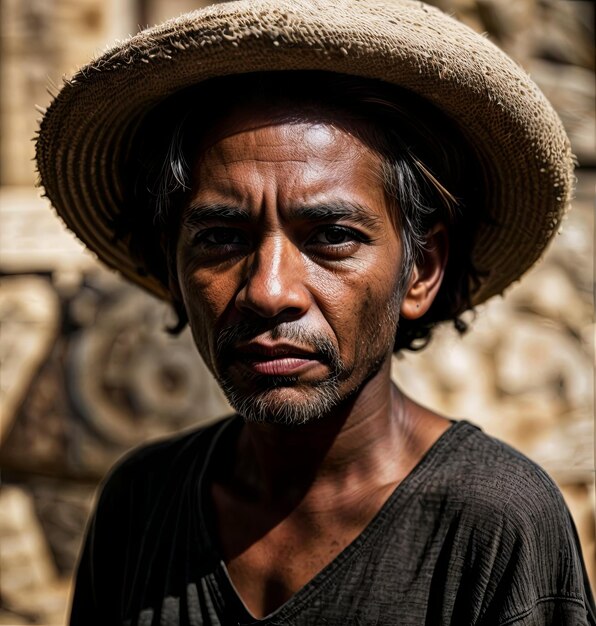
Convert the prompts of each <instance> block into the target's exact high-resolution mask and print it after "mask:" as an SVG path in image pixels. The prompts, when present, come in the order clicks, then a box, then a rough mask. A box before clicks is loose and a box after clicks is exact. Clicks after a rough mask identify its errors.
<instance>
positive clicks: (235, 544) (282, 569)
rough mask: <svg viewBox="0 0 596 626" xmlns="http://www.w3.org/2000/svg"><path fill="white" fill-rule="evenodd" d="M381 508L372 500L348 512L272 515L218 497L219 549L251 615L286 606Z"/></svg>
mask: <svg viewBox="0 0 596 626" xmlns="http://www.w3.org/2000/svg"><path fill="white" fill-rule="evenodd" d="M381 497H382V496H381ZM381 506H382V501H378V502H377V501H376V500H371V501H370V502H368V503H367V504H361V506H360V507H355V508H354V510H352V511H335V512H329V511H327V512H321V513H319V514H317V513H314V512H312V511H309V512H304V511H303V510H301V509H300V508H298V509H296V510H293V511H290V512H285V511H277V512H272V511H263V510H261V509H259V507H254V506H249V505H238V504H236V505H234V504H232V503H231V502H229V501H226V499H225V498H220V499H219V501H218V502H217V503H216V510H217V513H218V515H217V517H218V534H219V539H220V546H221V549H222V553H223V556H224V560H225V563H226V568H227V572H228V575H229V578H230V580H231V582H232V584H233V586H234V588H235V589H236V592H237V593H238V596H239V597H240V598H241V599H242V601H243V602H244V604H245V605H246V607H247V609H248V610H249V611H250V613H251V614H252V615H253V616H255V617H263V616H264V615H267V614H269V613H271V612H273V611H274V610H275V609H277V608H278V607H280V606H281V605H282V604H284V603H285V602H287V601H288V600H289V599H290V598H291V597H292V596H294V595H295V594H296V593H297V592H298V591H299V590H300V589H302V588H303V587H304V586H305V585H307V584H308V583H309V582H310V581H311V580H312V579H314V578H315V577H316V576H317V575H318V574H319V573H320V572H321V571H323V570H324V569H325V568H326V567H327V566H328V565H329V564H331V563H333V562H334V561H335V560H336V559H337V557H338V556H339V555H340V554H341V553H342V552H343V551H344V550H345V549H346V548H347V547H348V546H349V545H350V544H351V543H352V542H354V540H355V539H357V538H358V537H359V536H360V535H361V534H362V532H363V531H364V530H365V529H366V527H367V526H368V524H369V523H370V522H371V520H372V519H373V518H374V516H375V514H376V513H377V512H378V510H379V508H380V507H381Z"/></svg>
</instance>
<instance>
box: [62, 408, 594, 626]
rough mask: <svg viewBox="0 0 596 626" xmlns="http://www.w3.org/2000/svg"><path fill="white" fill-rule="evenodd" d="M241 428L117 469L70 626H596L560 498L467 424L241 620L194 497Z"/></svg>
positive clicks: (231, 425)
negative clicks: (330, 551) (224, 442)
mask: <svg viewBox="0 0 596 626" xmlns="http://www.w3.org/2000/svg"><path fill="white" fill-rule="evenodd" d="M240 427H241V420H240V419H239V418H238V417H235V418H230V419H228V420H225V421H223V422H219V423H217V424H214V425H211V426H209V427H207V428H203V429H201V430H198V431H196V432H194V433H191V434H186V435H184V436H182V437H178V438H176V439H172V440H168V441H165V442H160V443H157V444H153V445H151V446H148V447H146V448H144V449H141V450H139V451H136V452H135V453H133V454H132V455H131V456H130V457H129V458H128V459H126V460H125V461H124V462H122V463H121V464H120V465H119V466H118V467H117V468H116V470H115V471H114V472H113V473H112V474H111V476H110V477H109V478H108V480H107V482H106V484H105V486H104V489H103V492H102V494H101V497H100V500H99V503H98V506H97V510H96V513H95V516H94V518H93V520H92V523H91V525H90V527H89V531H88V535H87V540H86V543H85V547H84V551H83V553H82V556H81V561H80V564H79V569H78V576H77V585H76V591H75V596H74V601H73V609H72V616H71V624H72V625H76V626H93V625H101V626H108V625H112V624H114V625H116V624H127V625H131V626H137V625H138V626H155V625H158V624H159V625H160V626H166V625H167V626H173V625H193V626H195V625H208V626H216V625H217V626H219V625H224V626H228V625H239V624H253V623H259V624H267V625H269V626H282V625H284V626H290V625H291V626H347V625H358V626H373V625H375V626H381V625H387V626H422V625H426V626H446V625H450V626H468V625H472V624H475V625H482V626H488V625H494V626H505V625H515V626H545V625H555V624H556V625H557V626H582V625H590V626H596V618H595V616H594V615H595V611H594V601H593V599H592V597H591V592H590V590H589V587H588V583H587V579H586V576H585V569H584V566H583V561H582V557H581V554H580V550H579V544H578V539H577V535H576V532H575V528H574V525H573V522H572V520H571V518H570V515H569V513H568V511H567V508H566V507H565V504H564V502H563V499H562V497H561V495H560V493H559V491H558V489H557V488H556V486H555V485H554V484H553V482H552V481H551V480H550V478H548V476H547V475H546V474H545V473H544V472H543V471H542V470H541V469H540V468H539V467H538V466H536V465H535V464H534V463H532V462H531V461H530V460H528V459H527V458H525V457H524V456H522V455H521V454H519V453H518V452H516V451H514V450H513V449H511V448H510V447H508V446H506V445H505V444H503V443H501V442H499V441H497V440H495V439H492V438H491V437H488V436H487V435H485V434H484V433H482V431H480V430H479V429H478V428H476V427H475V426H472V425H471V424H470V423H468V422H465V421H461V422H457V423H455V424H454V425H453V426H451V427H450V428H449V429H448V430H447V431H446V432H445V433H444V434H443V435H442V437H441V438H440V439H439V440H438V441H437V442H436V443H435V444H434V446H433V447H432V448H431V449H430V451H429V452H428V453H427V454H426V455H425V457H424V458H423V459H422V460H421V461H420V462H419V463H418V465H417V466H416V467H415V469H414V470H413V471H412V472H411V473H410V474H409V475H408V476H407V478H406V479H405V480H403V481H402V482H401V483H400V484H399V486H398V487H397V488H396V489H395V491H394V492H393V494H392V495H391V496H390V497H389V499H388V500H387V501H386V503H385V504H384V505H383V506H382V508H381V509H380V511H379V512H378V513H377V515H376V516H375V517H374V519H373V520H372V521H371V522H370V523H369V524H368V526H367V527H366V528H365V529H364V530H363V532H362V533H361V534H360V535H359V536H358V537H357V538H356V539H355V540H354V541H353V542H352V543H351V544H350V545H349V546H347V547H346V548H345V549H344V550H343V551H342V552H341V553H340V554H339V555H338V556H337V557H336V558H335V559H333V561H332V562H331V563H329V565H327V566H326V567H325V568H323V570H321V571H320V572H319V573H318V574H317V575H316V576H315V577H314V578H313V579H312V580H311V581H310V582H309V583H308V584H307V585H305V586H304V587H303V588H302V589H300V590H299V591H298V592H297V593H296V594H295V595H294V596H293V597H292V598H290V599H289V600H288V601H287V602H286V603H285V604H283V605H282V606H281V607H280V608H279V609H277V610H276V611H275V612H273V613H272V614H271V615H268V616H267V617H265V618H264V619H262V620H255V619H254V618H253V617H252V616H251V615H250V613H249V612H248V611H247V609H246V607H245V606H244V604H243V603H242V600H241V599H240V598H239V596H238V594H237V593H236V591H235V589H234V587H233V585H232V583H231V581H230V579H229V577H228V575H227V572H226V568H225V565H224V563H223V562H222V560H221V557H220V556H219V555H218V549H217V542H216V541H215V535H214V532H213V524H212V514H213V512H212V511H211V510H210V507H209V499H208V498H206V497H205V493H207V491H206V484H207V483H208V474H207V472H208V469H209V467H210V460H211V459H212V458H213V455H214V454H215V455H218V454H221V453H222V452H221V450H222V449H225V446H220V448H218V449H217V450H216V446H217V444H218V441H219V440H220V439H222V438H225V437H227V436H230V434H231V433H233V432H234V430H235V429H239V428H240ZM214 450H216V451H215V452H214Z"/></svg>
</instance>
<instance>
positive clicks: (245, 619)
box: [197, 416, 477, 626]
mask: <svg viewBox="0 0 596 626" xmlns="http://www.w3.org/2000/svg"><path fill="white" fill-rule="evenodd" d="M241 425H242V418H241V417H239V416H233V417H231V418H228V419H226V420H224V421H223V422H222V423H221V425H220V427H219V428H218V430H217V431H216V432H215V434H214V436H213V439H212V440H211V443H210V446H209V448H208V450H207V453H206V456H205V461H204V463H203V469H202V471H201V473H200V475H199V479H198V491H197V495H198V503H197V505H198V506H197V510H198V515H199V520H198V527H199V532H200V533H201V535H202V542H201V543H202V544H203V545H205V546H209V547H210V549H211V551H212V556H213V557H214V560H215V561H216V562H217V566H216V568H215V569H214V570H213V571H212V572H211V573H209V574H207V579H208V584H209V585H210V586H211V587H212V589H213V590H214V591H215V592H216V593H215V595H216V597H217V599H218V602H219V604H220V606H219V610H220V611H221V614H222V616H223V615H224V614H225V615H226V616H229V615H230V614H232V615H233V617H234V623H235V624H238V626H248V625H251V624H263V625H267V626H276V625H277V624H282V623H285V622H286V621H287V620H288V619H290V618H291V617H292V616H293V615H295V614H296V613H298V612H299V611H300V610H301V609H302V608H303V607H304V605H305V603H310V602H312V601H313V599H314V598H315V596H316V595H318V594H319V593H321V592H322V591H323V589H324V588H325V586H326V585H327V584H330V583H331V582H332V581H333V579H334V577H333V574H334V573H335V572H336V571H338V570H339V569H340V568H342V567H344V566H345V565H346V564H347V563H348V562H349V561H350V560H352V559H353V558H354V556H355V555H357V554H358V553H359V552H360V550H362V548H363V547H364V546H365V545H366V544H367V543H368V542H369V541H373V540H374V538H375V537H377V536H378V535H379V533H380V531H381V530H382V529H383V528H384V526H385V523H386V521H387V519H389V518H391V517H393V516H394V515H395V514H396V511H399V508H400V505H401V503H403V502H404V501H405V500H406V499H407V498H408V497H410V495H411V494H413V493H414V492H416V488H417V486H418V485H419V484H420V483H421V482H422V481H424V480H425V477H426V476H427V474H428V473H429V472H431V471H433V470H434V468H435V465H436V464H437V462H439V463H440V462H441V460H442V459H444V458H445V457H444V455H443V452H444V450H445V448H447V447H449V446H451V445H453V443H454V441H458V440H459V439H460V438H461V437H462V436H465V434H466V433H468V432H470V431H471V430H477V427H476V426H474V425H473V424H471V423H470V422H468V421H466V420H460V421H453V423H452V425H451V426H450V427H449V428H448V429H447V430H446V431H445V432H443V433H442V434H441V435H440V437H439V438H438V439H437V440H436V441H435V442H434V443H433V445H432V446H431V447H430V448H429V449H428V450H427V452H426V453H425V454H424V456H423V457H422V458H421V459H420V460H419V461H418V463H417V464H416V465H415V466H414V468H413V469H412V470H411V471H410V473H409V474H408V475H407V476H406V477H405V478H404V479H403V480H402V481H400V483H399V484H398V485H397V486H396V488H395V489H394V490H393V491H392V493H391V494H390V495H389V497H388V498H387V500H385V502H384V503H383V505H382V506H381V508H380V509H379V510H378V511H377V513H376V514H375V516H374V517H373V518H372V519H371V521H370V522H369V523H368V524H367V525H366V526H365V527H364V528H363V529H362V531H361V532H360V533H359V534H358V535H357V537H355V538H354V539H353V540H352V541H351V542H350V543H349V544H348V545H347V546H346V547H345V548H344V549H343V550H342V551H341V552H340V553H339V554H338V555H337V556H335V557H334V558H333V559H332V560H331V561H330V562H329V563H328V564H327V565H325V566H324V567H323V568H322V569H321V570H320V571H319V572H318V573H317V574H315V575H314V576H313V578H311V579H310V581H309V582H307V583H306V584H305V585H304V586H303V587H301V588H300V589H299V590H298V591H297V592H296V593H295V594H294V595H293V596H291V597H290V598H289V599H288V600H287V601H286V602H284V603H283V604H282V605H280V606H279V607H278V608H277V609H275V610H274V611H272V612H271V613H269V614H268V615H266V616H264V617H262V618H260V619H259V618H255V617H254V616H253V615H252V614H251V613H250V611H249V610H248V608H247V606H246V604H245V603H244V601H243V599H242V597H241V596H240V594H239V593H238V591H237V589H236V587H235V586H234V583H233V582H232V579H231V577H230V575H229V573H228V569H227V567H226V565H225V562H224V560H223V558H222V557H221V553H219V551H218V549H217V546H218V545H219V540H218V539H217V533H216V532H215V519H214V512H213V510H212V507H211V506H209V505H207V506H205V504H206V497H207V494H206V489H207V488H208V484H209V481H208V476H209V472H210V469H211V467H212V458H213V455H214V452H215V450H216V448H217V446H218V444H219V443H220V442H221V439H222V437H223V436H224V434H227V433H228V431H229V430H230V429H232V428H235V427H236V428H239V427H240V426H241ZM226 623H227V622H226Z"/></svg>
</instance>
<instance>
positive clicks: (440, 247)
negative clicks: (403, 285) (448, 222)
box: [400, 223, 449, 320]
mask: <svg viewBox="0 0 596 626" xmlns="http://www.w3.org/2000/svg"><path fill="white" fill-rule="evenodd" d="M448 252H449V240H448V236H447V228H446V227H445V225H444V224H442V223H441V224H437V225H436V226H434V227H433V229H432V230H431V231H430V232H429V234H428V236H427V238H426V245H425V248H424V251H423V255H422V259H421V260H420V262H419V263H417V264H416V265H415V266H414V269H413V270H412V276H411V277H410V282H409V285H408V289H407V291H406V294H405V296H404V299H403V301H402V303H401V309H400V312H401V315H402V317H405V318H406V319H410V320H413V319H417V318H419V317H422V316H423V315H424V314H425V313H426V312H427V311H428V310H429V309H430V305H431V304H432V303H433V300H434V299H435V297H436V295H437V293H438V291H439V288H440V287H441V283H442V282H443V276H444V274H445V267H446V265H447V257H448Z"/></svg>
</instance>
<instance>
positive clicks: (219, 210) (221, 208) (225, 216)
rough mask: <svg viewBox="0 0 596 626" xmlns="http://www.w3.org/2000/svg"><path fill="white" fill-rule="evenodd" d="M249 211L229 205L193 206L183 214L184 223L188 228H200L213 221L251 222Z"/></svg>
mask: <svg viewBox="0 0 596 626" xmlns="http://www.w3.org/2000/svg"><path fill="white" fill-rule="evenodd" d="M250 219H251V213H250V211H249V210H248V209H245V208H242V207H238V206H233V205H229V204H191V205H190V206H189V207H187V208H186V209H185V210H184V213H183V214H182V222H183V223H184V224H185V225H187V226H200V225H202V224H204V223H205V222H210V221H213V220H217V221H229V222H249V221H250Z"/></svg>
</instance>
